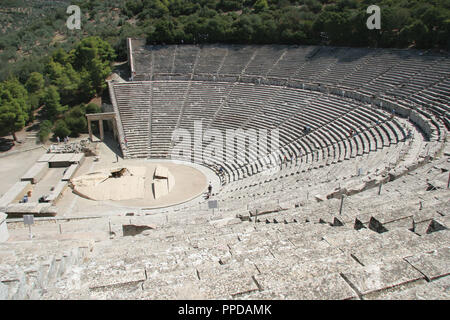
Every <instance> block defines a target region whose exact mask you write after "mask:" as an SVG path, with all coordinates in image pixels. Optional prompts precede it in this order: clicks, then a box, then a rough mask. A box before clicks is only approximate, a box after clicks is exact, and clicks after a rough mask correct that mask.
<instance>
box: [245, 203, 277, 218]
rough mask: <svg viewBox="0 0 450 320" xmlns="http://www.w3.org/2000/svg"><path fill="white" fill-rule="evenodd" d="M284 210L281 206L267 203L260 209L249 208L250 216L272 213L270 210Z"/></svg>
mask: <svg viewBox="0 0 450 320" xmlns="http://www.w3.org/2000/svg"><path fill="white" fill-rule="evenodd" d="M282 210H285V209H283V208H281V207H280V206H279V205H269V206H265V207H264V208H260V209H251V210H249V213H250V216H251V217H254V216H256V215H258V216H259V215H263V214H268V213H272V212H279V211H282Z"/></svg>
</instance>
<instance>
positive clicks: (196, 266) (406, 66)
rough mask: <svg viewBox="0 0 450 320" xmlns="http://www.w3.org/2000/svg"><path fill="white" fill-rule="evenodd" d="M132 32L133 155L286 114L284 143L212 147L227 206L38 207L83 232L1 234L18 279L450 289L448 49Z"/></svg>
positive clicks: (27, 295)
mask: <svg viewBox="0 0 450 320" xmlns="http://www.w3.org/2000/svg"><path fill="white" fill-rule="evenodd" d="M128 50H129V54H128V55H129V66H130V70H131V78H130V79H125V80H122V79H120V78H119V79H118V80H115V81H109V83H108V85H109V93H110V97H111V101H112V104H113V108H114V110H113V111H114V113H115V119H116V124H117V131H118V139H119V143H120V147H121V149H122V153H123V156H124V158H126V159H135V158H140V159H135V160H127V161H131V163H132V161H142V160H145V159H166V160H168V159H169V160H170V158H171V151H172V150H173V148H174V142H173V141H172V133H173V132H174V131H175V130H177V129H186V130H188V131H189V132H192V133H193V134H194V138H195V135H200V136H202V135H203V134H204V132H205V131H206V130H211V129H216V130H217V131H218V132H225V131H226V130H227V129H242V131H239V132H245V130H251V129H257V130H258V129H259V130H260V129H267V130H275V129H277V130H278V131H279V148H278V149H277V150H275V151H273V152H270V153H268V154H266V155H264V156H262V157H261V156H260V155H259V154H258V152H257V150H256V149H255V148H256V147H255V145H253V144H251V143H250V144H249V146H248V148H244V149H240V150H237V152H238V153H240V154H242V155H243V156H244V157H243V158H242V157H241V158H240V157H237V158H236V160H232V161H230V160H227V161H223V160H221V159H220V158H214V159H204V163H203V164H202V165H203V166H205V167H207V168H209V169H210V170H212V172H215V173H216V175H217V177H218V179H217V181H218V183H217V184H215V185H214V188H213V195H212V197H211V198H210V199H209V200H217V203H218V208H217V209H215V210H214V211H213V210H211V209H208V200H205V199H204V198H203V197H202V196H199V197H197V198H195V199H194V200H191V201H189V202H186V203H184V204H179V205H177V206H174V207H166V208H160V209H155V210H151V209H148V210H147V209H145V208H140V209H136V211H135V212H133V215H132V216H131V215H130V212H129V210H128V211H126V210H125V209H124V210H122V211H120V208H119V209H118V210H117V211H116V212H117V214H114V215H108V216H95V210H97V209H96V207H93V208H92V215H93V216H92V217H91V218H90V219H88V218H84V219H81V218H80V219H70V218H69V217H67V216H65V217H64V218H62V217H61V218H60V219H55V218H58V216H59V215H60V213H58V215H57V216H56V217H55V218H53V219H50V218H49V219H45V218H42V219H41V220H38V222H37V223H36V225H35V226H34V232H35V233H41V234H49V235H50V234H58V233H60V232H61V229H62V230H64V233H65V235H66V237H65V238H64V237H60V238H55V239H53V240H48V239H34V240H29V241H12V240H11V239H10V240H9V241H7V242H4V243H0V257H1V264H0V279H1V283H0V297H3V298H6V299H449V298H450V292H449V285H450V276H449V273H450V251H449V239H450V237H449V232H450V231H449V230H448V228H449V227H450V220H449V215H448V213H449V212H450V210H449V209H450V202H449V200H450V197H449V195H450V193H449V189H448V181H449V180H448V179H449V172H450V162H449V157H450V147H449V144H448V142H447V141H446V140H447V132H448V129H449V125H450V122H449V111H450V108H449V102H450V59H449V56H448V55H447V54H437V53H431V52H419V51H414V50H385V49H361V48H336V47H315V46H310V47H309V46H269V45H266V46H244V45H242V46H241V45H203V46H197V45H195V46H194V45H171V46H145V45H144V43H143V41H141V40H132V39H129V41H128ZM199 121H201V123H202V128H201V129H200V130H194V126H195V123H196V122H199ZM305 128H306V129H305ZM241 138H243V139H245V137H241ZM193 141H194V140H192V148H193V149H194V148H195V146H194V142H193ZM217 143H218V146H220V144H219V142H217ZM240 159H245V160H244V161H241V160H240ZM57 206H58V205H57ZM127 214H128V215H127ZM61 215H62V216H63V213H61ZM36 219H38V218H36ZM5 224H6V223H5ZM8 227H9V233H10V235H14V234H15V233H20V232H21V230H22V231H23V229H24V227H23V223H19V222H16V223H13V221H11V222H10V223H8ZM58 227H59V231H58ZM25 230H27V229H25ZM130 230H131V231H130ZM93 234H95V235H98V234H102V235H106V236H102V237H92V238H90V237H89V235H93ZM130 234H131V235H130Z"/></svg>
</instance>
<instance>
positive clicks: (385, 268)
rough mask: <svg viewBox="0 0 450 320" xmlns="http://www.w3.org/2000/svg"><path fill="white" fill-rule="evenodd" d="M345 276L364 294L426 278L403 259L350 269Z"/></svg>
mask: <svg viewBox="0 0 450 320" xmlns="http://www.w3.org/2000/svg"><path fill="white" fill-rule="evenodd" d="M343 276H344V277H345V278H346V279H347V280H348V281H349V282H350V283H352V285H353V286H354V287H355V288H357V289H358V291H359V292H360V293H361V294H362V295H366V294H369V293H373V292H377V291H380V290H383V289H387V288H392V287H396V286H400V285H402V284H406V283H409V282H413V281H417V280H421V279H423V278H424V276H423V275H422V274H421V273H420V272H419V271H417V270H416V269H414V268H413V267H412V266H411V265H409V264H408V263H407V262H406V261H404V260H401V259H398V260H391V261H389V262H386V263H380V264H372V265H368V266H365V267H364V268H363V269H354V270H350V271H348V272H345V273H343Z"/></svg>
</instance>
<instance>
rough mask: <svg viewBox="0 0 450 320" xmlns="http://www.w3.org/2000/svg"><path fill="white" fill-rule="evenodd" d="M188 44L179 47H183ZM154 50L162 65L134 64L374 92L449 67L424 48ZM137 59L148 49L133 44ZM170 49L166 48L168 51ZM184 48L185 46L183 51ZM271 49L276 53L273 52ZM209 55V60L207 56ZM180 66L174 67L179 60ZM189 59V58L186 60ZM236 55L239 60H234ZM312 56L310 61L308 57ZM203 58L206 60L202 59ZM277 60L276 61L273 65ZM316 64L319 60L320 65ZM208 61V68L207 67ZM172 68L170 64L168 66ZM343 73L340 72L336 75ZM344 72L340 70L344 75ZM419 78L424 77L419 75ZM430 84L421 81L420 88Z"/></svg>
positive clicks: (144, 69)
mask: <svg viewBox="0 0 450 320" xmlns="http://www.w3.org/2000/svg"><path fill="white" fill-rule="evenodd" d="M184 47H185V48H186V49H181V48H184ZM147 48H148V49H150V50H151V51H150V52H152V53H153V55H155V54H156V55H157V56H159V57H160V58H161V59H165V62H166V63H160V64H161V66H164V67H161V68H159V69H158V68H156V70H155V71H153V68H150V64H148V63H147V64H142V63H141V64H140V65H139V66H135V69H136V70H138V72H139V71H141V72H149V71H150V70H148V69H151V71H150V72H153V73H154V74H155V75H157V74H160V73H161V74H170V72H172V74H182V73H191V72H192V73H196V74H224V75H226V74H234V75H241V74H248V75H255V76H269V77H270V76H276V77H281V78H291V77H294V78H296V79H303V80H309V81H318V82H320V83H329V84H334V85H336V84H338V85H339V86H341V85H342V86H347V87H349V88H361V90H363V91H366V92H369V93H370V92H372V93H378V92H381V93H383V92H384V91H387V92H390V91H392V93H393V94H395V93H396V91H397V89H396V88H397V87H399V86H404V85H405V84H407V83H409V82H410V81H415V79H416V78H417V77H419V78H420V76H421V74H422V73H424V72H427V69H430V68H428V67H431V68H437V69H438V70H439V67H440V71H442V70H443V69H445V66H446V65H445V64H444V65H442V62H443V63H447V60H448V59H446V58H445V57H444V56H438V55H432V54H422V53H420V52H418V51H407V50H383V49H374V50H368V49H358V48H356V49H355V48H333V47H298V46H239V45H235V46H215V45H204V46H197V47H195V46H162V47H159V46H154V47H152V46H149V47H147ZM194 48H197V50H199V52H197V54H198V55H199V58H198V61H197V62H198V63H197V68H196V69H195V70H192V71H191V67H189V68H188V69H187V70H186V69H183V66H184V65H189V66H191V65H192V64H193V62H192V60H193V56H194V55H195V54H194V53H193V52H195V49H194ZM133 50H135V52H134V59H135V60H136V59H137V57H139V56H140V55H143V56H144V57H147V58H146V59H147V60H151V59H150V58H149V57H148V53H145V50H143V49H142V48H141V47H140V46H139V45H137V47H135V48H133ZM167 50H169V51H170V53H169V54H168V51H167ZM183 51H186V53H184V52H183ZM271 52H275V53H276V54H275V55H273V56H270V53H271ZM209 59H211V62H209V61H208V60H209ZM178 60H179V61H180V63H179V65H180V68H181V69H179V70H178V69H177V68H174V66H176V65H177V63H178V62H177V61H178ZM185 61H189V63H183V62H185ZM236 61H238V63H237V64H236ZM306 62H308V63H306ZM202 63H204V65H203V64H202ZM272 63H273V65H272V66H270V65H271V64H272ZM316 64H317V65H316ZM209 67H210V68H209ZM169 68H171V70H169ZM247 71H248V72H247ZM337 75H340V76H337ZM341 75H342V76H341ZM419 81H420V80H419ZM425 87H426V85H425V86H424V84H422V86H421V88H422V89H423V88H425Z"/></svg>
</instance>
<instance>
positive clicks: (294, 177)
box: [219, 141, 420, 199]
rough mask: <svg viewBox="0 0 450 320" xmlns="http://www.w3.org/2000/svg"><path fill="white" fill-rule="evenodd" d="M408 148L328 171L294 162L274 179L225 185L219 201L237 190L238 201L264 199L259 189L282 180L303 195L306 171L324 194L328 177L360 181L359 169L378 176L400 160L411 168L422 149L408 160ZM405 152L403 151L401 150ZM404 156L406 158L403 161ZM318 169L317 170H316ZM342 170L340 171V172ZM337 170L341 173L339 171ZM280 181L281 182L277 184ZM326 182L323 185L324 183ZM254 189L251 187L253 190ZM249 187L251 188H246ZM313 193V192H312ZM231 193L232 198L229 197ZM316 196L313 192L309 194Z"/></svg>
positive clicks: (375, 154) (370, 156)
mask: <svg viewBox="0 0 450 320" xmlns="http://www.w3.org/2000/svg"><path fill="white" fill-rule="evenodd" d="M416 144H417V145H418V146H420V141H419V143H415V144H414V145H416ZM405 148H407V149H406V150H411V147H409V146H408V145H404V146H401V147H400V148H399V146H394V147H391V148H385V150H386V151H387V153H386V152H378V153H374V154H372V155H370V154H369V155H367V157H368V158H367V159H364V164H363V165H362V163H361V160H362V159H361V160H358V159H355V160H354V161H346V162H343V163H342V164H341V165H340V166H336V165H335V166H332V167H330V169H329V170H313V171H310V170H312V169H314V167H309V168H305V167H304V166H303V163H301V164H300V166H299V165H298V163H292V164H293V166H287V167H286V168H282V169H281V170H280V171H279V172H278V174H274V175H272V176H268V175H267V174H260V175H257V176H255V177H254V178H253V179H252V180H249V181H248V182H247V183H245V181H247V180H244V181H242V182H236V183H230V184H229V185H227V186H225V187H224V188H223V189H222V190H221V191H220V192H219V198H222V199H230V198H233V193H234V192H235V191H237V192H236V196H235V197H236V198H246V197H253V196H265V192H259V191H258V189H255V187H256V188H259V189H260V190H264V189H267V187H269V186H270V185H273V182H272V183H268V182H270V181H277V182H275V184H277V183H280V182H282V181H281V180H279V179H283V180H284V179H286V178H287V179H286V181H285V182H282V184H283V185H287V186H291V187H292V190H296V191H299V192H301V190H302V189H304V188H305V186H304V183H305V182H304V180H303V179H304V178H302V174H303V173H305V172H307V174H306V176H305V178H308V179H312V180H313V181H315V183H316V184H317V187H318V192H320V193H321V192H322V191H323V190H320V189H321V188H322V189H323V188H324V186H325V188H326V186H327V184H328V183H329V177H334V178H335V180H336V181H338V179H341V178H340V177H344V180H342V181H340V182H344V181H345V177H350V178H351V177H357V179H358V181H360V180H361V177H360V174H361V173H360V172H359V170H358V168H361V169H363V171H362V174H363V175H366V174H367V175H369V174H371V173H374V174H377V173H381V172H382V171H384V170H385V169H386V167H387V166H388V165H389V164H395V163H397V162H399V161H403V163H405V165H404V166H409V163H411V165H413V164H414V163H415V162H416V161H417V158H418V156H419V154H418V152H419V151H420V149H418V148H416V147H414V148H412V149H414V150H416V149H417V150H418V151H416V152H412V151H410V153H409V157H406V158H405V157H404V156H402V153H405V152H406V150H405ZM389 149H393V150H392V151H390V150H389ZM402 150H403V151H402ZM402 157H403V158H404V159H402ZM291 168H292V169H291ZM315 168H318V167H315ZM338 168H340V169H338ZM336 169H338V170H336ZM355 171H356V172H355ZM257 177H262V178H261V179H260V180H258V179H257ZM278 181H280V182H278ZM322 181H323V182H324V183H323V184H322V183H321V182H322ZM250 187H251V188H250ZM246 188H249V189H246ZM243 189H246V193H247V195H246V194H242V192H241V190H243ZM309 191H312V192H314V191H313V190H312V189H311V190H309ZM230 192H231V195H230ZM284 194H289V192H287V190H285V191H284V192H281V193H279V194H275V197H277V198H278V199H282V198H283V197H284ZM310 194H313V193H310Z"/></svg>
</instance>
